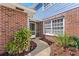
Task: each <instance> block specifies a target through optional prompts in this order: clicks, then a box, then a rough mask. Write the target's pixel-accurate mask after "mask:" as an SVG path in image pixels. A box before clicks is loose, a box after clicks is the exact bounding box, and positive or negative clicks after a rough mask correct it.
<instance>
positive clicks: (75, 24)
mask: <svg viewBox="0 0 79 59" xmlns="http://www.w3.org/2000/svg"><path fill="white" fill-rule="evenodd" d="M62 16H63V17H64V25H65V26H64V30H65V31H64V32H65V33H66V34H68V35H77V36H79V8H75V9H72V10H69V11H66V12H63V13H60V14H57V15H55V16H52V17H49V18H47V20H49V19H53V20H54V19H57V18H59V17H62ZM40 28H41V27H40ZM41 30H42V31H43V29H42V28H41ZM45 38H46V39H48V40H52V39H53V37H52V36H48V35H45Z"/></svg>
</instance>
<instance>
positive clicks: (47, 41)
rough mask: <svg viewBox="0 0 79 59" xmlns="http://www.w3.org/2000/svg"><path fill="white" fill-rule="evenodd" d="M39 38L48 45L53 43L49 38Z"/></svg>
mask: <svg viewBox="0 0 79 59" xmlns="http://www.w3.org/2000/svg"><path fill="white" fill-rule="evenodd" d="M40 40H42V41H44V42H46V43H47V44H48V45H52V43H53V42H51V41H49V40H47V39H45V38H40Z"/></svg>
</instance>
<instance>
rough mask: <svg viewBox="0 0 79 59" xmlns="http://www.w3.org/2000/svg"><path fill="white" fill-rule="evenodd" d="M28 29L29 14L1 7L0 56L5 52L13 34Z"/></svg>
mask: <svg viewBox="0 0 79 59" xmlns="http://www.w3.org/2000/svg"><path fill="white" fill-rule="evenodd" d="M22 27H27V14H25V13H23V12H20V11H17V10H13V9H11V8H7V7H4V6H0V54H1V53H3V52H5V48H4V46H5V44H6V43H8V41H10V40H11V39H12V37H13V33H15V32H16V31H18V30H19V29H20V28H22Z"/></svg>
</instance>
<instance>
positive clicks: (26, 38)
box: [6, 28, 31, 55]
mask: <svg viewBox="0 0 79 59" xmlns="http://www.w3.org/2000/svg"><path fill="white" fill-rule="evenodd" d="M14 36H15V38H14V39H13V40H11V41H10V42H9V43H8V44H7V45H6V51H7V52H8V53H9V54H13V55H14V54H19V53H22V52H23V51H24V50H26V49H28V48H29V47H30V37H31V31H30V30H29V29H27V28H22V29H20V30H19V31H18V32H16V33H15V34H14Z"/></svg>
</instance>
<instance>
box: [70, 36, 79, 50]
mask: <svg viewBox="0 0 79 59" xmlns="http://www.w3.org/2000/svg"><path fill="white" fill-rule="evenodd" d="M70 38H71V39H73V40H74V41H75V42H76V44H75V45H76V47H77V48H78V49H79V37H77V36H75V35H73V36H70Z"/></svg>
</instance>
